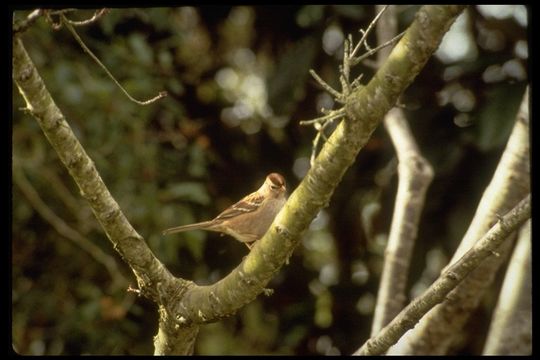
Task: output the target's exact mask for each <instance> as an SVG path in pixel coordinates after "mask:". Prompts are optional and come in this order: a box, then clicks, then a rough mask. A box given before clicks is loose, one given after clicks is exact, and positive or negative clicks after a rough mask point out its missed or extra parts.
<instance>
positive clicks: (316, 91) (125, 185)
mask: <svg viewBox="0 0 540 360" xmlns="http://www.w3.org/2000/svg"><path fill="white" fill-rule="evenodd" d="M418 8H419V7H417V6H399V7H398V24H399V29H400V30H399V31H402V30H405V29H406V27H407V26H408V25H409V24H410V23H411V22H412V21H413V19H414V14H415V13H416V12H417V10H418ZM29 13H30V10H28V11H16V12H15V14H14V17H15V18H16V19H21V18H24V17H26V16H27V15H28V14H29ZM92 14H93V10H82V11H77V12H73V13H69V14H68V17H69V18H70V19H72V20H82V19H87V18H90V17H91V16H92ZM374 16H375V9H374V6H368V5H343V6H338V5H332V6H326V5H311V6H273V7H252V6H232V7H231V6H203V7H179V8H145V9H111V11H110V12H109V13H108V14H107V15H105V16H103V17H102V18H101V19H100V20H99V21H97V22H95V23H93V24H91V25H89V26H83V27H77V28H76V29H77V31H78V32H79V34H80V36H81V37H82V39H83V41H84V42H85V43H86V44H87V46H88V47H89V48H90V49H92V51H93V52H94V53H95V54H96V55H97V56H98V57H99V59H100V60H101V61H102V62H103V63H104V64H105V65H106V66H107V67H108V69H109V70H110V71H111V72H112V73H113V74H114V75H115V77H116V78H117V79H118V80H119V81H120V83H121V84H122V85H123V86H124V87H125V88H126V89H127V90H128V92H130V94H131V95H132V96H134V97H135V98H137V99H148V98H151V97H153V96H155V95H157V93H158V92H159V91H163V90H165V91H167V92H168V93H169V96H168V97H166V98H164V99H162V100H159V101H158V102H156V103H154V104H152V105H148V106H139V105H137V104H135V103H133V102H131V101H129V100H128V99H127V98H126V97H125V96H124V94H122V92H121V91H120V90H119V89H118V87H117V86H116V85H115V84H114V83H113V82H112V81H111V80H110V79H109V78H108V77H107V76H106V74H105V73H104V71H103V70H102V69H101V68H99V67H98V66H97V65H96V64H95V62H94V61H93V60H92V59H91V58H90V57H89V56H88V55H87V54H85V53H84V52H83V50H82V49H81V47H80V46H79V45H78V43H77V42H76V41H75V39H74V38H73V36H72V35H71V33H70V32H69V31H68V30H67V29H65V28H62V29H60V30H58V31H55V30H53V29H51V26H50V24H48V23H47V22H46V21H45V19H44V18H40V19H39V20H38V21H37V22H36V23H35V24H34V26H32V27H31V28H30V29H29V30H28V31H27V32H25V33H24V35H23V36H22V39H23V42H24V45H25V47H26V48H27V50H28V52H29V54H30V56H31V58H32V60H33V61H34V63H35V65H36V66H37V68H38V70H39V72H40V74H41V76H42V77H43V80H44V82H45V84H46V85H47V88H48V90H49V92H50V93H51V94H52V96H53V98H54V100H55V102H56V104H57V105H58V106H59V108H60V109H61V110H62V112H63V113H64V115H65V116H66V118H67V120H68V122H69V123H70V125H71V127H72V129H73V130H74V132H75V133H76V135H77V137H78V138H79V140H80V141H81V143H82V144H83V146H84V147H85V149H86V151H87V153H88V154H89V156H90V157H91V158H92V159H93V161H94V162H95V164H96V166H97V169H98V170H99V172H100V174H101V177H102V178H103V180H104V181H105V183H106V184H107V186H108V187H109V189H110V191H111V193H112V195H113V196H114V197H115V199H116V200H117V201H118V203H119V204H120V206H121V208H122V209H123V211H124V213H125V214H126V216H127V218H128V219H129V221H130V222H131V223H132V225H133V226H134V227H135V228H136V229H137V231H138V232H139V233H140V234H141V235H142V236H143V237H144V238H145V240H146V241H147V243H148V245H149V246H150V248H151V249H152V251H153V252H154V253H155V254H156V256H157V257H158V258H159V259H160V260H161V261H162V262H163V263H164V264H165V265H166V266H167V268H168V269H169V270H170V271H171V272H172V273H173V274H174V275H175V276H179V277H183V278H186V279H191V280H194V281H195V282H196V283H197V284H211V283H214V282H216V281H218V280H219V279H221V278H222V277H223V276H225V275H226V274H227V273H228V272H230V271H231V270H232V269H233V268H234V267H235V266H236V265H237V264H238V263H239V262H240V261H241V260H242V257H243V256H245V255H246V253H247V249H246V247H245V246H244V245H243V244H241V243H239V242H237V241H234V240H233V239H232V238H229V237H220V236H219V235H218V234H215V233H206V232H199V231H195V232H188V233H182V234H178V235H174V236H167V237H162V236H161V231H162V230H164V229H166V228H168V227H171V226H177V225H182V224H187V223H191V222H195V221H202V220H207V219H210V218H212V217H214V216H215V215H217V214H218V213H219V212H220V211H222V210H223V209H225V208H226V207H227V206H229V205H231V204H232V203H233V202H235V201H236V200H238V199H239V198H240V197H241V196H243V195H245V194H246V193H248V192H250V191H254V190H255V189H256V188H257V187H258V186H259V185H260V183H261V182H262V181H263V179H264V177H265V176H266V174H267V173H269V172H272V171H277V172H280V173H282V174H284V175H285V177H286V179H287V181H288V187H289V189H290V191H291V190H293V189H294V188H295V187H296V185H297V184H298V183H299V181H300V180H301V179H302V177H303V176H304V175H305V173H306V172H307V170H308V169H309V158H310V155H311V149H312V141H313V138H314V136H315V130H314V129H313V128H312V127H303V126H300V125H299V121H300V120H307V119H310V118H314V117H317V116H320V112H319V111H320V109H321V107H325V108H332V107H335V105H334V103H333V100H332V98H331V97H330V96H329V95H328V94H327V93H325V92H324V91H323V89H321V87H320V86H319V85H318V84H317V83H316V82H315V81H314V80H313V79H312V78H311V77H310V76H309V73H308V70H309V69H310V68H312V69H314V70H315V71H317V73H318V74H319V75H320V76H321V77H322V78H323V79H325V80H326V81H327V82H328V83H329V84H331V85H333V86H336V87H337V85H338V84H339V80H338V75H339V73H338V65H339V64H340V63H341V60H342V54H343V46H342V45H343V39H344V38H345V37H346V36H347V35H348V34H349V33H351V34H353V36H354V39H355V40H358V38H359V32H358V30H359V29H360V28H364V29H365V28H366V27H367V26H368V24H369V22H370V21H371V20H372V19H373V17H374ZM527 23H528V15H527V9H526V7H524V6H521V5H498V6H484V5H483V6H471V7H469V8H467V10H466V11H465V12H464V13H463V14H462V15H461V16H460V17H459V19H458V20H457V21H456V23H455V24H454V26H453V27H452V29H451V31H450V32H449V33H448V34H447V35H446V37H445V39H444V41H443V43H442V44H441V47H440V48H439V50H438V51H437V53H436V55H435V56H433V57H432V59H431V60H430V61H429V62H428V63H427V65H426V67H425V68H424V69H423V70H422V72H421V73H420V75H419V76H418V77H417V79H416V81H415V82H414V83H413V84H412V85H411V86H410V88H409V89H408V90H407V91H406V92H405V93H404V95H403V97H402V99H401V102H402V103H403V104H404V106H405V113H406V116H407V118H408V120H409V123H410V126H411V128H412V131H413V133H414V135H415V136H416V140H417V142H418V144H419V147H420V149H421V151H422V152H423V154H424V156H425V157H426V158H427V159H428V160H429V161H430V162H431V164H432V165H433V167H434V170H435V178H434V181H433V183H432V185H431V187H430V189H429V191H428V193H427V197H426V206H425V209H424V212H423V216H422V220H421V225H420V229H419V234H418V240H417V244H416V246H415V254H414V258H413V260H412V266H411V274H410V280H409V285H408V286H409V289H410V291H409V296H410V297H411V298H413V297H415V296H417V295H419V294H420V293H421V292H422V291H423V290H424V289H425V288H426V287H427V286H429V284H430V283H431V282H432V281H433V280H434V279H435V278H436V277H437V276H438V273H439V271H440V270H441V268H442V267H444V266H445V264H446V263H447V261H448V260H449V258H450V257H451V256H452V253H453V251H454V249H455V248H456V247H457V244H458V243H459V241H460V239H461V237H462V235H463V234H464V233H465V231H466V228H467V226H468V225H469V222H470V220H471V218H472V216H473V214H474V211H475V208H476V205H477V203H478V200H479V199H480V197H481V195H482V192H483V190H484V188H485V186H486V185H487V184H488V182H489V181H490V179H491V176H492V174H493V172H494V169H495V167H496V165H497V162H498V160H499V157H500V155H501V153H502V150H503V149H504V145H505V143H506V140H507V139H508V136H509V133H510V131H511V128H512V126H513V122H514V116H515V113H516V111H517V108H518V105H519V103H520V101H521V98H522V95H523V92H524V90H525V86H526V84H527V82H528V66H527V58H528V48H529V47H528V42H527V32H528V28H527ZM370 44H371V46H372V47H374V46H375V45H376V39H375V34H372V36H371V37H370ZM374 71H375V70H374V69H373V68H372V67H370V66H365V65H359V66H357V67H356V68H354V71H353V75H358V74H359V73H363V74H364V78H363V79H364V80H363V81H365V82H367V81H368V80H369V79H370V78H371V76H372V75H373V74H374ZM12 88H13V110H12V111H13V112H12V119H13V133H12V140H13V147H12V150H13V194H12V200H13V204H12V207H13V209H12V243H11V244H12V275H11V276H12V300H11V301H12V312H11V317H12V344H13V348H14V349H15V350H16V351H17V352H19V353H22V354H35V355H43V354H66V355H72V354H149V353H152V352H153V344H152V337H153V336H154V335H155V334H156V333H157V313H156V306H155V305H154V304H153V303H151V302H150V301H148V300H146V299H144V298H136V297H134V296H133V294H132V293H128V292H126V288H127V287H128V285H130V284H131V285H132V286H135V285H136V283H135V281H134V277H133V276H132V275H131V273H130V270H129V268H128V267H127V266H126V265H125V264H124V263H123V261H122V260H121V258H120V257H119V256H118V255H117V254H116V253H115V252H114V251H113V249H112V246H111V244H110V242H109V241H108V239H107V238H106V236H105V235H104V232H103V231H102V230H101V228H100V226H99V225H98V223H97V221H96V220H95V218H94V216H93V214H92V211H91V210H90V208H89V206H88V205H87V204H86V203H85V201H83V200H82V198H81V196H80V195H79V193H78V190H77V188H76V186H75V184H74V182H73V180H72V179H71V178H70V176H69V175H68V173H67V171H66V169H65V168H64V167H63V166H62V164H61V163H60V161H59V159H58V157H57V155H56V154H55V152H54V151H53V150H52V148H51V146H50V144H49V143H48V142H47V141H46V139H45V137H44V136H43V133H42V132H41V130H40V128H39V126H38V124H37V123H36V121H35V120H34V119H33V118H32V117H30V116H28V115H26V114H25V113H23V112H21V111H19V110H18V109H19V108H20V107H22V106H23V104H24V103H23V100H22V98H21V96H20V94H19V93H18V91H17V89H16V87H15V85H12ZM329 133H330V132H328V134H329ZM396 165H397V163H396V156H395V154H394V149H393V146H392V144H391V142H390V141H389V138H388V136H387V134H386V133H385V131H384V128H383V127H382V126H381V127H380V128H379V129H377V130H376V131H375V133H374V134H373V137H372V138H371V140H370V141H369V143H368V144H367V145H366V146H365V148H364V149H362V151H361V152H360V154H359V156H358V158H357V160H356V162H355V163H354V164H353V166H352V167H351V168H350V169H349V170H348V171H347V173H346V174H345V176H344V178H343V181H342V182H341V184H340V185H339V187H338V188H337V190H336V192H335V193H334V196H333V198H332V200H331V202H330V204H329V206H328V207H327V208H325V209H324V210H323V211H321V212H320V213H319V215H318V216H317V218H316V219H315V220H314V221H313V223H312V224H311V226H310V228H309V231H307V232H306V233H305V235H304V237H303V239H302V241H301V243H300V246H298V248H297V249H296V250H295V252H294V255H293V257H292V258H291V259H290V263H289V265H287V266H285V267H283V269H281V271H280V272H279V273H278V274H277V275H276V277H275V278H274V279H273V280H272V281H271V283H270V284H269V287H270V288H273V289H274V294H273V295H271V296H269V297H267V296H264V295H260V296H259V297H258V298H257V299H256V300H255V301H254V302H252V303H250V304H249V305H247V306H246V307H245V308H243V309H241V310H240V311H239V312H238V313H237V314H236V315H235V316H233V317H231V318H229V319H226V320H224V321H221V322H218V323H215V324H210V325H207V326H203V327H201V331H200V334H199V338H198V340H197V343H196V348H195V353H196V354H201V355H202V354H295V355H315V354H350V353H351V352H352V351H354V350H355V349H357V348H358V347H359V346H360V345H361V344H362V343H363V342H364V341H365V340H366V339H367V338H368V336H369V332H370V327H371V319H372V315H373V308H374V304H375V300H376V294H377V288H378V283H379V278H380V274H381V270H382V261H383V252H384V248H385V244H386V239H387V233H388V230H389V226H390V222H391V214H392V210H393V202H394V197H395V194H396V186H397V174H396ZM502 270H504V269H502ZM501 274H502V272H501ZM501 274H499V276H498V278H497V284H495V285H497V286H499V284H500V281H501ZM497 286H495V287H493V290H492V291H491V292H490V293H488V294H487V295H486V296H485V299H484V301H483V302H482V305H481V306H480V308H479V309H478V311H477V312H476V313H475V314H474V316H473V317H472V318H471V321H470V322H469V324H468V325H467V327H466V328H465V329H464V332H463V340H462V341H461V342H460V344H458V345H457V346H456V348H455V349H454V350H453V351H454V353H455V354H477V353H479V352H480V351H481V349H482V344H483V341H484V337H485V333H486V330H487V327H488V324H489V320H490V315H491V311H492V309H493V306H494V305H495V302H496V295H497V293H496V287H497ZM470 334H474V336H469V335H470Z"/></svg>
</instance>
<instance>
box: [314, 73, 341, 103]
mask: <svg viewBox="0 0 540 360" xmlns="http://www.w3.org/2000/svg"><path fill="white" fill-rule="evenodd" d="M309 73H310V74H311V76H313V78H314V79H315V80H316V81H317V82H318V83H319V84H320V85H321V86H322V87H323V88H324V89H325V90H326V91H328V92H329V93H330V94H332V95H333V96H334V98H335V99H336V101H340V99H341V97H342V95H341V93H340V92H338V91H337V90H335V89H334V88H332V87H331V86H330V85H328V84H327V83H326V82H325V81H324V80H323V79H321V77H320V76H319V75H317V73H316V72H315V71H314V70H313V69H309Z"/></svg>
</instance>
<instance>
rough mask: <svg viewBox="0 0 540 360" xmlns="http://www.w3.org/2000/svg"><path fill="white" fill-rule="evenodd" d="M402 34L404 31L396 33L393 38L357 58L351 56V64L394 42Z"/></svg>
mask: <svg viewBox="0 0 540 360" xmlns="http://www.w3.org/2000/svg"><path fill="white" fill-rule="evenodd" d="M403 35H405V31H403V32H402V33H401V34H399V35H396V36H395V37H394V38H393V39H390V40H388V41H387V42H385V43H384V44H381V45H379V46H377V47H376V48H375V49H370V50H369V51H368V52H367V53H365V54H362V55H361V56H359V57H357V58H351V59H350V63H351V65H356V64H358V63H360V62H361V61H362V60H365V59H366V58H368V57H370V56H371V55H373V54H375V53H376V52H378V51H379V50H381V49H383V48H385V47H387V46H389V45H392V44H394V43H396V42H397V41H398V40H399V39H401V38H402V37H403Z"/></svg>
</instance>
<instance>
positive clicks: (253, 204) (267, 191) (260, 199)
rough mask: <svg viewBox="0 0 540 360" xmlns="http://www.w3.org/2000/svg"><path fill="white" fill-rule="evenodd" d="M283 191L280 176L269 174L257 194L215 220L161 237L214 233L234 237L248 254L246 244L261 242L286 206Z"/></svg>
mask: <svg viewBox="0 0 540 360" xmlns="http://www.w3.org/2000/svg"><path fill="white" fill-rule="evenodd" d="M286 190H287V189H286V188H285V179H284V178H283V176H281V175H280V174H278V173H271V174H269V175H268V176H267V177H266V180H265V181H264V184H262V186H261V187H260V188H259V190H257V191H255V192H254V193H251V194H249V195H248V196H246V197H244V198H243V199H242V200H240V201H239V202H237V203H236V204H234V205H232V206H230V207H228V208H227V209H225V211H223V212H222V213H221V214H219V215H218V216H217V217H216V218H215V219H213V220H210V221H203V222H200V223H196V224H190V225H183V226H178V227H173V228H170V229H167V230H165V231H163V235H168V234H174V233H177V232H181V231H189V230H209V231H216V232H220V233H225V234H227V235H230V236H232V237H234V238H235V239H236V240H238V241H241V242H243V243H245V244H246V246H247V247H248V249H250V250H251V247H252V246H253V244H251V245H250V244H249V243H253V242H254V241H256V240H259V239H260V238H262V236H263V235H264V234H265V233H266V231H267V230H268V228H269V227H270V224H272V221H274V218H275V217H276V215H277V213H278V212H279V210H281V208H282V207H283V205H284V204H285V201H286V200H287V196H286Z"/></svg>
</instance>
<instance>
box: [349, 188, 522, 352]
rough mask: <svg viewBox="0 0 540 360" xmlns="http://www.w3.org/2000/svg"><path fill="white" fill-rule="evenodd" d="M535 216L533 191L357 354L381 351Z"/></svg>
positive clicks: (411, 326) (412, 325) (393, 342)
mask: <svg viewBox="0 0 540 360" xmlns="http://www.w3.org/2000/svg"><path fill="white" fill-rule="evenodd" d="M530 217H531V195H530V194H529V195H527V196H526V197H525V198H523V200H521V201H520V202H519V203H518V204H517V205H516V206H515V207H514V208H513V209H512V210H511V211H509V212H508V213H507V214H506V215H505V216H503V217H502V218H501V220H500V221H498V222H497V223H496V224H495V225H494V226H493V227H492V228H491V229H490V230H489V231H488V232H487V233H486V234H485V235H484V236H482V238H481V239H480V240H479V241H478V242H477V243H476V244H475V245H474V246H473V247H472V248H471V249H470V250H469V251H468V252H467V253H466V254H465V255H463V256H462V257H461V259H459V260H458V261H456V262H455V263H454V265H452V266H451V267H450V268H449V269H447V270H446V271H445V272H444V273H443V274H442V275H441V276H440V277H439V279H437V281H435V283H433V284H432V285H431V286H430V287H429V288H428V289H427V290H426V292H425V293H424V294H422V295H421V296H420V297H418V298H416V299H415V300H414V301H413V302H411V303H410V304H409V305H408V306H407V307H406V308H405V309H403V311H402V312H401V313H400V314H399V315H398V316H396V317H395V318H394V319H393V320H392V321H391V322H390V324H388V325H387V326H386V327H385V328H383V329H382V330H381V331H380V332H379V333H378V334H377V335H376V336H374V337H372V338H371V339H369V340H368V341H367V342H366V343H364V345H362V347H361V348H360V349H358V350H357V351H356V352H355V353H354V355H380V354H383V353H384V352H385V351H386V350H387V349H388V348H389V347H390V346H391V345H393V344H395V343H396V342H397V341H398V339H399V338H400V337H401V336H402V335H403V334H404V333H405V332H406V331H407V330H409V329H412V328H413V327H414V325H415V324H416V323H417V322H418V321H419V320H420V318H422V316H424V315H425V314H426V313H427V312H428V311H429V310H430V309H431V308H433V307H434V306H435V305H437V304H439V303H440V302H442V301H443V300H444V299H445V298H446V296H447V295H448V294H449V293H450V291H451V290H452V289H454V288H455V287H456V286H457V285H458V284H459V283H460V282H462V281H463V280H464V279H465V278H466V277H467V275H469V274H470V273H471V272H472V271H473V270H474V269H475V268H477V267H478V266H479V265H480V264H481V263H482V262H483V261H484V260H486V259H487V258H488V257H490V256H492V251H494V250H496V249H497V248H498V247H499V246H500V245H501V244H502V243H503V242H504V240H506V239H507V238H508V236H509V235H510V234H511V233H512V232H513V231H514V230H516V229H518V228H519V227H520V226H521V225H522V224H524V223H525V221H527V219H529V218H530Z"/></svg>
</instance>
